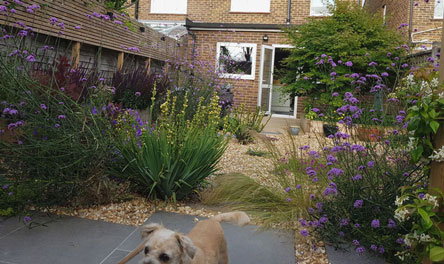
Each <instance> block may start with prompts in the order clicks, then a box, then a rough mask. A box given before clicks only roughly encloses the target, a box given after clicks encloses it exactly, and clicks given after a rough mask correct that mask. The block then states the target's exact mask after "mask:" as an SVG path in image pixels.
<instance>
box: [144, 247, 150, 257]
mask: <svg viewBox="0 0 444 264" xmlns="http://www.w3.org/2000/svg"><path fill="white" fill-rule="evenodd" d="M144 252H145V255H148V253H150V248H149V247H145V251H144Z"/></svg>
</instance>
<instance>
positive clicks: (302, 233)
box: [301, 229, 308, 237]
mask: <svg viewBox="0 0 444 264" xmlns="http://www.w3.org/2000/svg"><path fill="white" fill-rule="evenodd" d="M301 235H302V236H303V237H307V236H308V231H307V230H306V229H303V230H301Z"/></svg>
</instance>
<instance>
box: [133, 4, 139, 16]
mask: <svg viewBox="0 0 444 264" xmlns="http://www.w3.org/2000/svg"><path fill="white" fill-rule="evenodd" d="M134 18H135V19H136V20H139V1H137V2H136V6H135V7H134Z"/></svg>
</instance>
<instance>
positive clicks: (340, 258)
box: [325, 246, 386, 264]
mask: <svg viewBox="0 0 444 264" xmlns="http://www.w3.org/2000/svg"><path fill="white" fill-rule="evenodd" d="M325 249H326V251H327V256H328V261H329V263H330V264H346V263H350V264H352V263H359V264H385V263H386V262H385V260H384V259H383V258H379V257H377V256H374V255H371V254H368V253H366V254H364V255H363V256H360V255H359V254H358V253H356V251H355V250H354V248H353V247H352V246H348V247H346V248H345V250H344V249H335V248H334V247H332V246H326V247H325Z"/></svg>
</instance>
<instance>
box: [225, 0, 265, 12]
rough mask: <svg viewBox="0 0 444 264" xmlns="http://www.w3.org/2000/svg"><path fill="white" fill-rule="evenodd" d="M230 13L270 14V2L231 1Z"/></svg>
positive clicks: (256, 0)
mask: <svg viewBox="0 0 444 264" xmlns="http://www.w3.org/2000/svg"><path fill="white" fill-rule="evenodd" d="M231 11H232V12H270V0H231Z"/></svg>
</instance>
